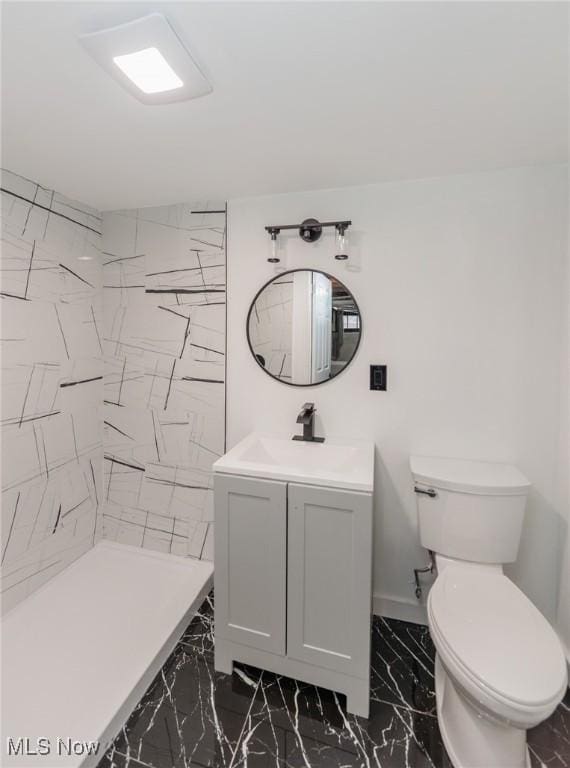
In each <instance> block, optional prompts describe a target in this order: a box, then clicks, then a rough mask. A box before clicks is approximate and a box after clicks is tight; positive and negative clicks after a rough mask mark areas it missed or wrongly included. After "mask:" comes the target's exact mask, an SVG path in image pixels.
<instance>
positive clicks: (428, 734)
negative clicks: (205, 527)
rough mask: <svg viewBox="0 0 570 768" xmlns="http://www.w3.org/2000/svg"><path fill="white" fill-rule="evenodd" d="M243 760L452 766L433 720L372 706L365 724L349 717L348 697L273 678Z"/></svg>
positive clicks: (246, 738) (260, 695) (259, 698)
mask: <svg viewBox="0 0 570 768" xmlns="http://www.w3.org/2000/svg"><path fill="white" fill-rule="evenodd" d="M238 755H239V756H240V759H242V760H245V757H246V756H247V758H248V760H247V765H248V766H254V768H266V766H267V767H269V766H280V767H281V768H285V767H289V766H291V767H292V768H294V767H295V766H303V768H307V766H310V767H311V768H321V767H322V768H328V767H329V766H330V767H331V768H335V767H336V766H338V767H339V768H340V767H341V766H344V768H346V767H347V766H350V767H351V768H352V767H354V768H357V767H358V766H361V765H362V766H371V765H375V766H377V765H381V766H383V767H384V768H391V766H394V768H396V766H398V767H400V766H402V768H403V767H404V766H409V767H410V768H411V767H414V768H415V767H416V766H417V767H418V768H420V767H421V768H423V766H426V767H427V766H431V767H432V768H434V767H436V766H437V768H440V766H441V768H447V766H449V763H448V762H445V761H446V760H447V758H446V755H445V750H444V748H443V745H442V742H441V738H440V735H439V729H438V726H437V720H436V718H434V717H433V716H431V715H425V714H422V713H418V712H413V711H412V710H410V709H408V708H404V707H396V706H393V705H392V704H388V703H386V702H384V701H372V704H371V712H370V718H369V719H368V720H365V719H363V718H358V717H354V716H353V715H347V713H346V702H345V699H344V697H343V696H339V695H337V694H335V693H333V692H331V691H327V690H324V689H321V688H316V687H315V686H312V685H307V684H304V683H300V682H298V681H295V680H291V679H289V678H286V677H281V676H278V675H272V674H270V673H267V672H264V673H263V677H262V680H261V685H260V686H259V688H258V691H257V693H256V695H255V698H254V701H253V704H252V707H251V710H250V713H249V715H248V718H247V726H246V729H245V731H244V734H243V736H242V739H241V741H240V745H239V746H238Z"/></svg>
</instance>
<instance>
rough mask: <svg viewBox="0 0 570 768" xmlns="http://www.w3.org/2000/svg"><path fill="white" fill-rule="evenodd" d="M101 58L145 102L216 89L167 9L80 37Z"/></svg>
mask: <svg viewBox="0 0 570 768" xmlns="http://www.w3.org/2000/svg"><path fill="white" fill-rule="evenodd" d="M79 42H80V43H81V45H82V46H83V47H84V48H85V50H86V51H87V52H88V53H89V54H90V55H91V56H92V57H93V58H94V59H95V61H96V62H97V63H98V64H99V65H100V66H101V67H102V68H103V69H104V70H105V71H106V72H107V74H109V75H111V77H112V78H113V79H114V80H116V81H117V82H118V83H120V85H121V86H122V87H123V88H125V90H127V91H129V93H131V94H132V95H133V96H135V98H137V99H138V100H139V101H142V102H143V104H166V103H169V102H173V101H184V100H186V99H195V98H197V97H198V96H203V95H205V94H206V93H210V92H211V91H212V86H211V85H210V83H209V82H208V81H207V80H206V78H205V77H204V75H203V74H202V72H201V71H200V69H199V67H198V66H197V64H196V62H195V61H194V60H193V59H192V56H191V55H190V53H189V51H188V50H187V48H186V46H185V45H184V43H183V42H182V41H181V40H180V38H179V37H178V35H177V34H176V32H175V31H174V29H173V28H172V27H171V26H170V24H169V22H168V20H167V19H166V18H165V16H163V15H162V14H161V13H150V14H148V16H143V17H142V18H139V19H135V20H134V21H129V22H127V23H126V24H119V25H118V26H116V27H109V28H107V29H100V30H98V31H97V32H90V33H87V34H84V35H81V36H80V37H79Z"/></svg>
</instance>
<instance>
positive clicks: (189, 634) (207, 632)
mask: <svg viewBox="0 0 570 768" xmlns="http://www.w3.org/2000/svg"><path fill="white" fill-rule="evenodd" d="M180 644H181V645H184V646H187V650H189V649H193V650H195V651H197V652H198V653H214V593H213V592H210V594H209V595H208V597H207V598H206V599H205V600H204V602H203V604H202V606H201V607H200V610H199V611H198V613H196V615H195V616H194V618H193V619H192V621H191V622H190V624H189V625H188V629H187V630H186V631H185V632H184V634H183V635H182V637H181V639H180Z"/></svg>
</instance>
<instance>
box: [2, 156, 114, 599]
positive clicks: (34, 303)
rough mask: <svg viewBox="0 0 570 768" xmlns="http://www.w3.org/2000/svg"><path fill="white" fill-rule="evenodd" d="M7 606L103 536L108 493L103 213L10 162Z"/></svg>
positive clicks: (6, 227)
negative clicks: (99, 523)
mask: <svg viewBox="0 0 570 768" xmlns="http://www.w3.org/2000/svg"><path fill="white" fill-rule="evenodd" d="M1 181H2V184H1V186H2V192H1V211H2V222H1V231H2V243H1V245H2V248H1V255H0V269H1V285H0V292H1V315H2V329H1V333H0V336H1V339H0V341H1V354H2V358H1V367H2V415H1V424H0V426H1V439H2V552H1V585H2V586H1V590H2V609H3V611H6V610H8V609H10V608H12V607H13V606H14V605H16V604H17V603H18V602H19V601H20V600H22V599H23V598H25V597H26V596H27V595H29V594H30V593H31V592H33V591H34V590H35V589H37V588H38V587H40V586H41V585H42V584H43V583H44V582H45V581H47V580H48V579H50V578H51V577H53V576H54V575H55V574H56V573H58V572H59V571H60V570H62V569H63V568H65V567H66V566H67V565H69V563H70V562H72V561H73V560H74V559H75V558H77V557H79V556H80V555H81V554H83V552H85V551H86V550H87V549H89V548H90V547H91V546H93V541H94V535H95V523H96V518H97V507H98V505H99V502H100V501H101V499H102V493H103V486H102V473H101V468H102V417H101V400H102V392H103V387H102V383H103V382H102V378H103V361H102V352H103V349H102V333H103V327H102V326H103V323H102V315H101V285H102V269H101V215H100V213H99V212H98V211H95V210H93V209H91V208H89V207H88V206H86V205H83V204H81V203H78V202H75V201H72V200H68V199H66V198H65V197H63V196H62V195H60V194H58V193H57V192H55V191H53V190H50V189H46V188H45V187H42V186H40V185H39V184H36V183H35V182H33V181H29V180H27V179H25V178H22V177H21V176H18V175H16V174H14V173H11V172H9V171H3V172H2V180H1Z"/></svg>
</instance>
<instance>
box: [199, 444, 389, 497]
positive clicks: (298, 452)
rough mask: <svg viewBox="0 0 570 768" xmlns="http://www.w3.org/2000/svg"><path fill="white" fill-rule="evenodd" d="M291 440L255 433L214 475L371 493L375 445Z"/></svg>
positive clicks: (221, 461)
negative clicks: (241, 476)
mask: <svg viewBox="0 0 570 768" xmlns="http://www.w3.org/2000/svg"><path fill="white" fill-rule="evenodd" d="M291 437H292V435H291V434H289V435H269V434H263V433H260V432H253V433H252V434H250V435H248V436H247V437H246V438H244V439H243V440H241V441H240V442H239V443H238V444H237V445H235V446H234V447H233V448H232V449H231V450H229V451H228V452H227V453H226V454H224V456H222V457H221V458H220V459H218V460H217V461H216V462H215V463H214V465H213V469H214V472H220V473H224V474H230V475H243V476H245V477H259V478H262V479H270V480H271V479H272V480H284V481H289V482H295V483H304V484H306V485H321V486H323V487H326V488H340V489H344V490H349V491H362V492H365V493H372V491H373V489H374V443H372V442H371V441H368V440H345V439H342V438H332V437H331V438H328V437H327V438H326V440H325V442H324V443H312V442H304V441H297V440H292V439H291Z"/></svg>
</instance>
